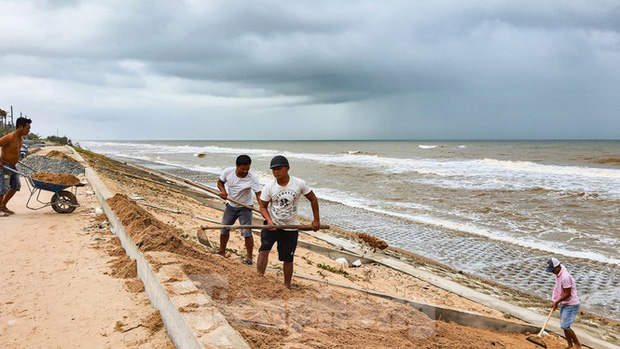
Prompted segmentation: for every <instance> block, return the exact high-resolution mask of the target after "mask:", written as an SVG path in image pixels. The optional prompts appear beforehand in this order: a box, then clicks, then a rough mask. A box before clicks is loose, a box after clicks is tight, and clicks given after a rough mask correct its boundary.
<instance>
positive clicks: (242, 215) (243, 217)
mask: <svg viewBox="0 0 620 349" xmlns="http://www.w3.org/2000/svg"><path fill="white" fill-rule="evenodd" d="M237 218H239V224H241V225H251V224H252V210H250V209H249V208H246V207H233V206H230V205H229V204H226V209H225V210H224V216H223V217H222V225H233V224H235V221H236V220H237ZM229 233H230V230H228V229H222V230H220V234H222V235H228V234H229ZM241 236H243V237H244V238H247V237H250V236H252V230H250V229H241Z"/></svg>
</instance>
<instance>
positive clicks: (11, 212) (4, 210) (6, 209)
mask: <svg viewBox="0 0 620 349" xmlns="http://www.w3.org/2000/svg"><path fill="white" fill-rule="evenodd" d="M0 212H2V213H6V214H15V212H13V211H11V210H9V209H8V208H3V209H1V210H0Z"/></svg>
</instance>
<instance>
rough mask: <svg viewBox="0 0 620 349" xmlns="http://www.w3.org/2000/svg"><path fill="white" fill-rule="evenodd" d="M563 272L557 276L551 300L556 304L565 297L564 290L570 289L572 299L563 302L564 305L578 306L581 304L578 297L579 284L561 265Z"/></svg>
mask: <svg viewBox="0 0 620 349" xmlns="http://www.w3.org/2000/svg"><path fill="white" fill-rule="evenodd" d="M560 267H561V270H560V272H559V273H558V275H556V276H555V287H554V288H553V296H552V297H551V299H552V300H553V301H554V302H555V301H557V300H558V299H560V298H562V296H563V295H564V289H565V288H570V297H568V298H567V299H565V300H564V301H562V304H563V305H577V304H579V297H578V296H577V283H575V279H573V277H572V276H571V275H570V273H569V272H568V270H566V267H564V266H563V265H560Z"/></svg>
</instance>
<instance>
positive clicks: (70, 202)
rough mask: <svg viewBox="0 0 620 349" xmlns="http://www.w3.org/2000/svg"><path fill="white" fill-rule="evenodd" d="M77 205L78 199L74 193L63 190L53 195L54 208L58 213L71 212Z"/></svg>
mask: <svg viewBox="0 0 620 349" xmlns="http://www.w3.org/2000/svg"><path fill="white" fill-rule="evenodd" d="M76 207H77V199H76V198H75V195H73V193H71V192H69V191H66V190H63V191H59V192H58V193H56V194H54V196H52V208H53V209H54V211H56V212H58V213H71V212H73V211H75V208H76Z"/></svg>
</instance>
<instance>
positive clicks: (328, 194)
mask: <svg viewBox="0 0 620 349" xmlns="http://www.w3.org/2000/svg"><path fill="white" fill-rule="evenodd" d="M316 192H317V196H319V197H320V198H321V199H323V200H328V201H331V202H336V203H340V204H343V205H346V206H350V207H354V208H358V209H362V210H366V211H370V212H374V213H378V214H381V215H385V216H391V217H396V218H400V219H404V220H407V221H410V222H414V223H419V224H424V225H429V226H435V227H441V228H445V229H450V230H453V231H458V232H461V233H467V234H471V235H476V236H483V237H485V238H488V239H491V240H496V241H501V242H505V243H509V244H513V245H517V246H521V247H524V248H528V249H536V250H541V251H545V252H549V253H550V254H555V255H563V256H567V257H572V258H575V257H577V258H585V259H589V260H593V261H597V262H601V263H607V264H614V265H620V259H617V258H611V257H607V256H605V255H603V254H600V253H597V252H590V251H583V250H579V251H577V250H572V249H569V248H566V247H560V246H558V243H557V242H554V243H547V242H544V241H540V240H535V239H525V238H517V237H514V236H511V235H510V234H508V233H506V232H503V231H499V230H490V229H487V228H483V227H478V226H475V225H473V224H470V223H461V222H455V221H450V220H448V219H442V218H437V217H433V216H431V215H427V214H425V215H416V214H408V213H401V212H395V211H391V210H387V209H384V208H382V207H380V206H378V205H376V204H373V201H371V200H369V199H364V198H360V197H358V196H356V195H353V194H351V193H345V192H340V191H337V190H332V189H321V188H317V189H316Z"/></svg>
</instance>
